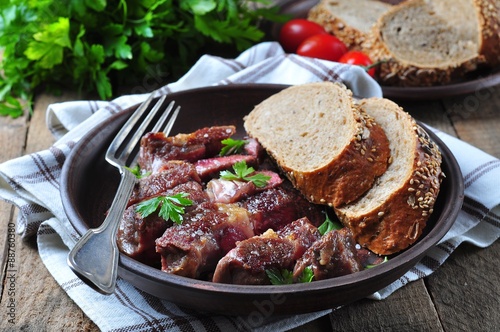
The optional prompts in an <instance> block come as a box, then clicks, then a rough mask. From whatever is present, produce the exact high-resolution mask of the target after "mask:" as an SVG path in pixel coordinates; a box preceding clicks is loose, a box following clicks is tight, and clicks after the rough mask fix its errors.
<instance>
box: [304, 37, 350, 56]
mask: <svg viewBox="0 0 500 332" xmlns="http://www.w3.org/2000/svg"><path fill="white" fill-rule="evenodd" d="M345 53H347V46H345V44H344V43H343V42H342V41H341V40H340V39H338V38H337V37H335V36H332V35H314V36H312V37H309V38H307V39H306V40H304V41H303V42H302V44H300V45H299V47H298V48H297V54H298V55H303V56H308V57H311V58H318V59H323V60H330V61H338V60H339V59H340V57H341V56H342V55H344V54H345Z"/></svg>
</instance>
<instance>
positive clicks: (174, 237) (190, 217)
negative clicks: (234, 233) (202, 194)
mask: <svg viewBox="0 0 500 332" xmlns="http://www.w3.org/2000/svg"><path fill="white" fill-rule="evenodd" d="M222 218H225V215H224V214H223V213H220V212H219V211H218V209H217V207H216V206H215V205H214V204H212V203H209V202H205V203H201V204H199V205H197V206H196V207H195V209H193V210H192V211H191V212H190V213H186V214H185V215H184V220H185V222H183V223H182V224H181V225H177V224H176V225H173V226H172V227H170V228H167V229H166V230H165V232H164V233H163V235H162V236H161V237H160V238H158V239H157V240H156V252H158V253H159V254H161V265H162V267H161V269H162V271H165V272H168V273H173V274H177V275H181V276H185V277H190V278H198V277H200V276H201V275H202V274H203V273H204V272H207V271H209V270H210V268H211V267H213V266H215V265H216V264H217V260H218V259H219V258H220V256H221V252H220V247H219V244H218V243H217V238H216V236H215V235H214V233H213V232H212V227H213V225H215V224H218V223H219V222H220V219H222Z"/></svg>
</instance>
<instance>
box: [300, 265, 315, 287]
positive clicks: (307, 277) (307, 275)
mask: <svg viewBox="0 0 500 332" xmlns="http://www.w3.org/2000/svg"><path fill="white" fill-rule="evenodd" d="M313 278H314V272H313V269H312V267H310V266H306V268H305V269H304V271H302V274H301V275H300V277H299V282H300V283H306V282H311V281H313Z"/></svg>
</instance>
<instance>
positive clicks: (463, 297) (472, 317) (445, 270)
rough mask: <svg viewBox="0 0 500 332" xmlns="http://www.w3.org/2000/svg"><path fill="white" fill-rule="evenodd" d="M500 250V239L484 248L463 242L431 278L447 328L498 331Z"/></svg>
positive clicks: (429, 286) (438, 306) (433, 290)
mask: <svg viewBox="0 0 500 332" xmlns="http://www.w3.org/2000/svg"><path fill="white" fill-rule="evenodd" d="M499 252H500V242H499V241H496V242H495V243H494V244H493V245H491V246H490V247H488V248H484V249H482V248H477V247H475V246H473V245H470V244H462V245H460V246H459V247H458V248H457V250H456V251H455V252H454V253H453V254H452V255H451V256H450V258H448V260H447V261H446V262H445V264H444V265H443V266H441V267H440V268H439V269H438V270H437V271H436V272H435V273H434V274H432V275H431V276H430V277H429V278H428V282H427V284H428V288H429V292H430V293H431V294H432V297H433V300H434V303H435V306H436V308H437V312H438V313H439V317H440V319H441V322H442V324H443V326H444V328H445V330H446V331H492V332H493V331H498V328H499V327H500V314H499V310H500V298H499V296H498V295H499V294H500V286H499V285H500V275H499V273H498V264H499V263H500V260H499V258H498V253H499ZM444 290H446V291H444Z"/></svg>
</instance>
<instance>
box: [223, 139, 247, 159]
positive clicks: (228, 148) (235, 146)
mask: <svg viewBox="0 0 500 332" xmlns="http://www.w3.org/2000/svg"><path fill="white" fill-rule="evenodd" d="M221 143H222V144H223V145H224V147H222V149H221V150H220V152H219V156H227V155H230V154H237V153H240V152H241V150H243V147H244V146H245V144H247V141H245V140H241V139H232V138H226V139H223V140H222V141H221Z"/></svg>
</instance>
